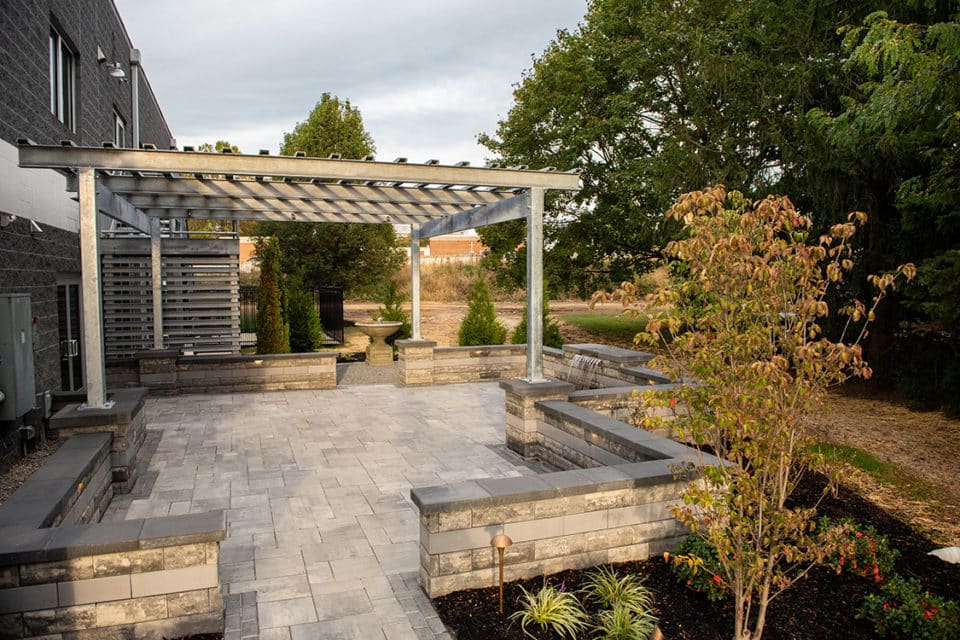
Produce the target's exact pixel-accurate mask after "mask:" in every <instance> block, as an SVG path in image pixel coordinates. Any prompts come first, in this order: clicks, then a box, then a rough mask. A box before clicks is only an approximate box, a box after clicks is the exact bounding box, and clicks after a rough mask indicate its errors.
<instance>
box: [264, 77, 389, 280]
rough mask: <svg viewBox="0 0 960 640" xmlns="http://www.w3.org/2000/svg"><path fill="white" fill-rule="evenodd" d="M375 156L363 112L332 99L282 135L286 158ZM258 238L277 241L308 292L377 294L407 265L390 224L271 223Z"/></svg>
mask: <svg viewBox="0 0 960 640" xmlns="http://www.w3.org/2000/svg"><path fill="white" fill-rule="evenodd" d="M373 150H374V145H373V138H371V136H370V134H369V133H367V131H366V130H365V129H364V127H363V118H362V117H361V115H360V110H359V109H358V108H357V107H355V106H353V105H351V104H350V101H349V100H343V101H341V100H340V99H339V98H337V97H335V96H331V95H330V94H329V93H324V94H323V96H322V97H321V99H320V102H318V103H317V104H316V106H315V107H314V108H313V110H312V111H311V112H310V115H309V116H308V117H307V119H306V120H304V121H303V122H298V123H297V125H296V126H295V127H294V129H293V131H291V132H289V133H286V134H284V136H283V145H282V146H281V147H280V152H281V153H282V154H285V155H293V154H294V153H295V152H297V151H303V152H305V153H306V154H307V155H308V156H311V157H319V158H325V157H327V156H329V155H330V154H332V153H339V154H340V155H341V156H342V157H344V158H355V159H359V158H363V157H364V156H366V155H367V154H369V153H373ZM258 234H259V235H261V236H276V237H277V238H278V239H279V241H280V246H281V248H282V256H283V270H284V272H285V273H295V272H299V273H302V274H303V283H304V286H306V287H308V288H309V287H316V286H342V287H343V288H344V290H345V291H346V293H347V295H353V296H365V295H370V294H372V293H374V292H375V291H376V290H377V289H378V288H379V286H380V285H381V284H382V283H383V282H384V281H385V280H388V279H389V278H390V277H391V276H392V275H393V273H394V272H395V271H396V270H397V269H398V268H399V267H400V265H402V264H403V260H404V257H403V253H402V252H401V251H399V250H398V249H397V247H396V234H395V232H394V230H393V227H392V226H391V225H389V224H342V223H327V222H321V223H306V222H267V223H261V224H260V225H259V227H258Z"/></svg>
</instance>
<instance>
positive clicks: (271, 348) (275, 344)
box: [257, 238, 290, 353]
mask: <svg viewBox="0 0 960 640" xmlns="http://www.w3.org/2000/svg"><path fill="white" fill-rule="evenodd" d="M257 256H258V257H259V258H260V286H259V287H258V288H257V353H290V327H289V326H288V325H287V324H286V322H284V320H283V310H282V309H281V306H280V304H281V295H280V243H278V242H277V239H276V238H269V239H266V240H262V241H261V242H260V243H259V244H258V245H257Z"/></svg>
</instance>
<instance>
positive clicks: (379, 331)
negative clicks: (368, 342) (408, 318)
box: [353, 320, 403, 339]
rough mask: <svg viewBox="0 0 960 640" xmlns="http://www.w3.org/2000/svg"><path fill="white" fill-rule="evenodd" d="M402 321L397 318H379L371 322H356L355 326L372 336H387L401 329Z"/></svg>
mask: <svg viewBox="0 0 960 640" xmlns="http://www.w3.org/2000/svg"><path fill="white" fill-rule="evenodd" d="M402 324H403V323H402V322H399V321H396V320H379V321H369V322H354V323H353V326H355V327H356V328H357V329H360V331H362V332H363V333H364V334H366V335H368V336H370V337H371V338H374V339H376V338H386V337H388V336H392V335H393V334H394V333H396V332H397V330H398V329H400V325H402Z"/></svg>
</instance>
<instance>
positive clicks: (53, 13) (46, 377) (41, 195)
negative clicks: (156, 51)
mask: <svg viewBox="0 0 960 640" xmlns="http://www.w3.org/2000/svg"><path fill="white" fill-rule="evenodd" d="M0 25H2V28H0V293H26V294H29V295H30V304H31V310H32V314H33V319H34V330H33V350H34V369H35V382H36V391H37V392H38V393H40V392H43V391H45V390H50V391H57V390H73V389H78V388H81V387H82V386H83V366H82V361H83V354H82V340H78V341H77V342H76V343H74V342H72V340H75V339H78V338H79V337H80V326H79V324H80V316H81V314H80V305H81V304H83V303H86V302H87V301H85V300H83V296H82V291H81V289H80V245H79V238H78V231H79V212H78V205H77V203H76V202H74V201H73V200H71V199H70V197H69V194H67V193H66V192H65V189H64V186H65V185H64V178H63V177H62V176H59V175H57V174H55V173H54V172H52V171H47V170H28V169H20V168H19V167H18V166H17V163H18V152H17V147H16V142H17V140H18V139H21V138H26V139H30V140H32V141H34V142H37V143H40V144H60V143H61V141H71V142H73V143H75V144H77V145H81V146H99V145H100V144H101V143H103V142H110V143H114V144H116V145H118V146H131V145H132V140H133V130H132V129H133V124H134V120H135V118H134V110H133V109H132V108H131V104H132V98H131V83H130V79H131V74H132V69H131V51H132V50H133V43H132V42H131V41H130V37H129V35H128V34H127V31H126V28H125V27H124V25H123V21H122V20H121V18H120V15H119V13H118V12H117V8H116V6H115V5H114V4H113V2H112V0H2V2H0ZM117 63H119V67H116V65H117ZM120 71H122V72H123V76H124V77H123V78H122V79H119V78H117V77H116V76H118V75H120ZM137 85H138V89H139V100H138V103H139V123H140V126H139V137H140V143H141V144H147V143H148V144H153V145H155V146H156V147H157V148H162V149H166V148H168V147H169V146H170V145H171V144H172V143H173V139H172V136H171V133H170V128H169V127H168V126H167V123H166V120H165V119H164V117H163V113H162V112H161V110H160V106H159V104H158V103H157V100H156V97H155V96H154V94H153V91H152V89H151V88H150V83H149V81H148V80H147V77H146V74H145V73H143V71H142V69H141V70H140V72H139V76H138V82H137ZM93 303H94V304H96V301H93ZM74 352H76V353H75V355H73V354H74ZM9 431H10V430H9V429H3V428H0V437H2V438H3V440H4V444H6V441H7V440H9V438H10V436H9Z"/></svg>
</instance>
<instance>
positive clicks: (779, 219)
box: [600, 185, 914, 640]
mask: <svg viewBox="0 0 960 640" xmlns="http://www.w3.org/2000/svg"><path fill="white" fill-rule="evenodd" d="M667 216H668V217H669V218H673V219H676V220H678V221H681V222H682V223H683V225H684V229H685V234H686V237H685V238H684V239H683V240H680V241H676V242H671V243H670V244H668V245H667V248H666V253H667V255H669V256H671V257H673V258H676V259H677V260H679V261H682V263H683V264H684V265H685V266H686V267H687V268H688V269H686V270H685V271H686V273H687V274H688V275H687V276H686V277H685V278H683V279H680V280H678V284H677V285H676V286H675V288H672V289H663V290H660V291H659V292H657V294H655V295H654V296H652V298H653V300H654V301H655V302H656V304H658V305H661V306H666V307H668V308H669V311H668V314H669V315H668V318H667V319H666V320H663V321H660V320H651V321H650V322H649V323H648V325H647V328H646V333H642V334H639V335H638V336H637V338H638V341H643V342H647V343H649V344H658V345H659V346H661V347H665V348H666V353H667V355H666V356H664V357H661V358H658V359H657V360H656V361H655V362H656V363H659V364H660V365H661V366H663V367H664V368H665V370H666V371H668V372H669V373H670V374H671V375H672V376H673V378H674V379H676V380H682V377H681V376H686V375H692V376H693V377H694V378H695V379H696V380H697V381H698V384H696V385H681V387H680V388H679V389H678V390H675V391H672V392H670V396H667V397H664V398H661V399H660V401H661V402H662V403H663V404H664V405H665V406H669V407H672V408H673V409H674V411H676V413H677V415H676V417H675V419H674V421H673V422H672V423H671V426H672V428H673V430H674V432H676V433H679V434H680V435H681V437H685V438H687V439H690V440H693V441H694V442H695V443H696V444H697V445H699V446H701V447H704V448H707V449H709V450H710V451H711V452H713V453H715V454H716V455H717V456H718V457H719V458H720V459H721V460H723V461H724V463H725V464H723V465H720V466H711V465H706V464H704V462H703V460H702V459H701V461H700V463H699V464H696V465H694V466H695V467H697V468H698V469H699V470H700V472H701V477H702V480H700V481H698V482H694V483H691V484H690V485H689V486H688V487H687V489H686V490H685V491H684V493H683V496H682V498H683V504H681V505H679V506H678V507H676V508H675V510H674V512H675V515H676V516H677V518H678V519H679V520H680V521H681V522H683V523H684V524H686V525H687V526H689V527H690V529H691V531H692V532H693V533H694V534H695V535H699V536H702V537H703V538H704V539H705V540H706V541H707V542H709V543H710V544H711V545H712V546H713V547H715V548H716V551H717V560H718V562H719V565H720V577H721V578H722V579H723V580H725V581H726V583H727V584H728V585H730V589H731V593H732V595H733V598H734V638H735V640H759V638H761V636H762V634H763V628H764V623H765V621H766V615H767V607H768V605H769V603H770V601H771V600H773V599H774V598H775V597H776V596H777V595H778V594H779V593H781V592H782V591H783V590H785V589H786V588H787V587H789V586H790V585H791V584H792V583H793V582H794V581H796V580H797V579H798V578H799V577H801V576H802V575H803V574H804V573H806V571H808V570H809V568H810V566H811V565H812V561H813V560H816V559H817V558H818V557H821V556H822V555H823V554H824V553H825V551H826V550H825V549H822V548H819V547H818V543H817V541H816V540H815V539H814V537H813V536H812V535H811V534H810V532H811V531H812V530H813V525H814V522H813V517H814V514H815V512H816V509H815V508H798V507H788V506H787V505H786V501H787V498H788V497H789V496H790V494H791V493H792V492H793V490H794V488H795V487H796V486H797V483H798V482H799V480H800V478H801V476H802V474H803V473H804V470H805V469H808V468H811V467H812V466H814V465H817V464H819V463H822V457H821V458H818V457H817V456H816V455H815V454H814V453H812V449H811V447H810V446H809V445H810V444H811V440H810V438H809V437H808V436H807V435H806V434H805V433H804V429H803V418H804V415H805V414H807V413H808V412H809V411H810V410H811V408H812V407H813V406H814V404H815V403H817V402H819V401H820V400H821V395H822V393H823V392H824V390H825V389H826V388H827V387H828V386H829V385H833V384H838V383H841V382H843V381H845V380H847V379H849V378H851V377H863V378H867V377H869V376H870V373H871V372H870V368H869V367H868V366H867V363H866V362H864V360H863V357H862V354H861V348H860V342H861V340H862V339H863V337H864V336H865V335H866V324H867V323H868V322H869V321H871V320H872V319H873V317H874V310H875V308H876V305H877V304H878V303H879V301H880V299H881V298H882V297H883V295H884V293H885V292H886V291H887V290H889V289H890V288H892V287H893V286H894V283H895V275H894V274H887V275H883V276H879V277H877V276H874V277H872V278H871V281H872V282H873V283H874V285H876V286H877V288H878V290H879V293H878V294H877V297H876V298H874V300H873V303H872V305H871V306H870V307H869V308H867V307H866V306H865V305H864V304H863V303H861V302H859V301H853V302H852V304H851V305H850V306H849V307H847V308H845V309H843V310H842V313H845V314H846V315H847V316H848V319H847V325H846V326H847V330H846V331H845V332H844V334H845V335H844V336H842V337H841V338H840V339H839V340H838V341H836V342H833V341H831V340H829V339H827V338H826V337H824V336H823V335H822V334H821V330H820V326H819V322H821V321H822V320H823V319H825V318H826V317H827V316H828V314H829V313H830V311H831V310H830V308H829V306H828V304H827V302H826V294H827V291H828V290H829V289H830V288H831V286H833V285H836V284H838V283H840V282H841V281H842V279H843V277H844V273H846V272H849V271H850V269H851V268H852V267H853V262H852V260H851V255H852V253H853V250H852V247H851V245H850V239H851V238H852V237H853V235H854V233H855V232H856V227H857V226H858V225H859V224H862V223H863V222H864V220H865V218H866V216H864V215H863V214H861V213H855V214H851V215H850V217H849V221H848V222H846V223H843V224H838V225H835V226H834V227H833V228H831V229H830V231H829V233H828V234H826V235H824V236H821V237H820V238H819V239H814V240H813V241H812V242H811V243H808V240H809V238H808V234H809V229H810V219H809V218H807V217H805V216H802V215H800V214H799V213H797V211H796V209H795V208H794V206H793V204H792V203H791V202H790V200H789V199H788V198H786V197H773V196H771V197H768V198H765V199H764V200H761V201H758V202H756V203H752V204H751V203H749V202H747V201H746V200H745V199H744V198H743V196H741V195H740V194H739V193H736V192H732V193H729V194H728V193H727V191H726V189H725V188H724V187H723V186H722V185H718V186H716V187H714V188H712V189H708V190H706V191H703V192H693V193H689V194H686V195H684V196H682V197H681V198H680V199H679V201H678V202H677V203H676V204H675V205H674V206H673V207H672V208H671V209H670V210H669V212H668V213H667ZM913 271H914V270H913V266H912V265H905V266H904V267H901V269H900V272H902V273H903V274H905V275H906V276H907V277H908V278H911V277H913ZM615 296H616V297H620V298H621V299H622V300H623V301H624V302H625V303H626V304H628V305H631V306H633V305H634V303H635V302H636V301H637V298H636V288H635V287H633V286H632V285H629V284H625V285H623V287H622V288H621V289H620V290H619V291H618V292H617V293H616V294H615ZM600 297H603V296H600ZM664 328H666V329H669V332H670V333H672V334H673V335H674V339H673V340H672V341H671V342H670V343H669V344H667V343H665V342H664V340H663V337H662V332H661V329H664ZM671 396H672V397H671ZM678 399H679V402H678ZM681 407H682V408H683V409H682V410H679V411H677V409H678V408H681ZM661 421H662V419H659V418H645V419H644V426H649V427H659V426H661ZM681 561H686V562H689V563H691V565H696V564H697V563H698V559H697V558H695V557H693V556H688V557H686V558H681Z"/></svg>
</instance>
